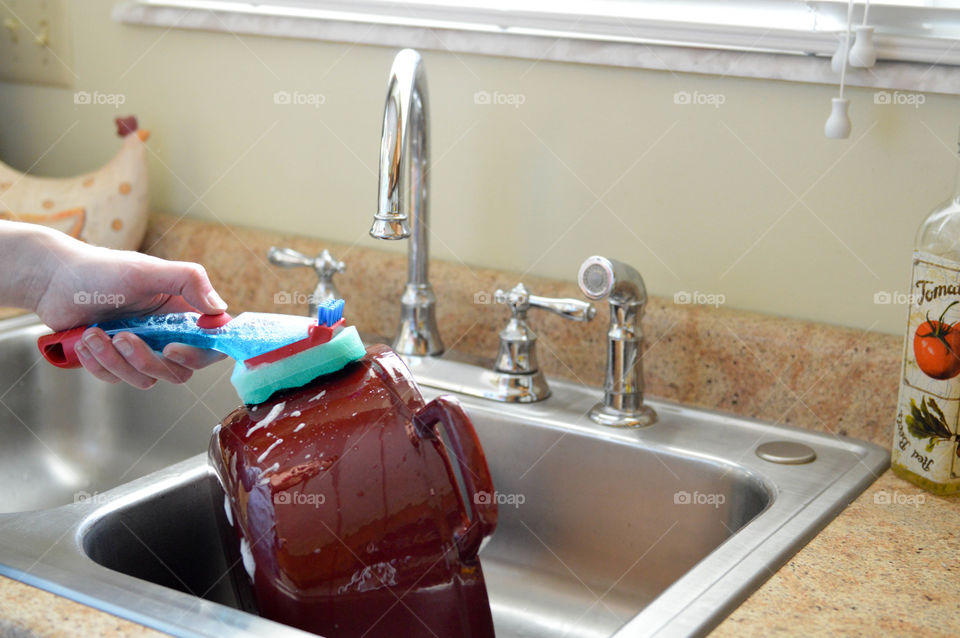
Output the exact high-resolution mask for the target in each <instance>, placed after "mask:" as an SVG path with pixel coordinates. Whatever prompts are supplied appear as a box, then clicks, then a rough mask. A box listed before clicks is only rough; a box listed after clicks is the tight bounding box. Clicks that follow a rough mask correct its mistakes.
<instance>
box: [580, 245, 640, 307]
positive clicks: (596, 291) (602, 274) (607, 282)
mask: <svg viewBox="0 0 960 638" xmlns="http://www.w3.org/2000/svg"><path fill="white" fill-rule="evenodd" d="M577 283H578V284H579V285H580V290H581V291H582V292H583V294H584V295H586V297H587V298H588V299H593V300H597V299H605V298H608V297H609V299H610V301H611V302H613V303H617V304H623V305H633V304H641V305H643V304H646V302H647V287H646V286H645V285H644V283H643V277H641V276H640V273H639V272H637V271H636V269H635V268H634V267H633V266H629V265H627V264H625V263H623V262H621V261H617V260H615V259H607V258H606V257H600V256H598V255H595V256H593V257H589V258H587V260H586V261H584V262H583V264H582V265H581V266H580V272H579V273H578V274H577Z"/></svg>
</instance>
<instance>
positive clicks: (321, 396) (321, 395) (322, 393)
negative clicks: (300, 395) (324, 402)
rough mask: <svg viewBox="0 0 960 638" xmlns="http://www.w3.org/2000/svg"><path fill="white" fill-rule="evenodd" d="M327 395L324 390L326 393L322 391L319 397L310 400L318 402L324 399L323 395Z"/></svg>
mask: <svg viewBox="0 0 960 638" xmlns="http://www.w3.org/2000/svg"><path fill="white" fill-rule="evenodd" d="M326 393H327V391H326V390H324V391H322V392H321V393H320V394H318V395H317V396H315V397H313V398H312V399H310V400H311V401H318V400H320V399H322V398H323V395H325V394H326Z"/></svg>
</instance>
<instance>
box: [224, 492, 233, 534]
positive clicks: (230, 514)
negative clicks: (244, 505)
mask: <svg viewBox="0 0 960 638" xmlns="http://www.w3.org/2000/svg"><path fill="white" fill-rule="evenodd" d="M223 511H224V513H225V514H226V515H227V522H228V523H230V527H233V512H231V511H230V498H229V497H228V496H227V495H226V494H224V495H223Z"/></svg>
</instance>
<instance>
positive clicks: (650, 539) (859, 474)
mask: <svg viewBox="0 0 960 638" xmlns="http://www.w3.org/2000/svg"><path fill="white" fill-rule="evenodd" d="M39 333H40V328H38V327H37V326H35V325H33V324H30V323H29V322H21V323H20V324H17V325H12V326H10V327H8V328H7V330H5V331H4V330H3V325H2V324H0V357H2V358H3V360H4V361H5V362H7V365H6V366H5V368H11V367H17V370H19V372H17V370H14V371H10V372H8V373H5V374H15V373H16V374H15V376H14V377H13V378H16V377H17V376H19V375H20V374H24V372H25V373H26V374H25V375H24V379H23V381H22V384H23V385H18V386H15V388H14V389H13V390H11V391H10V392H8V393H7V394H6V395H4V396H3V397H2V400H3V402H4V403H6V404H9V407H10V408H11V409H13V410H14V411H15V412H16V411H17V408H16V407H14V405H13V402H14V401H17V406H18V407H19V408H20V410H21V411H22V412H23V413H24V414H27V415H29V416H30V419H31V420H30V421H27V419H25V418H23V417H21V418H22V419H23V420H24V421H26V422H27V424H28V425H30V426H31V429H32V430H34V431H35V432H37V433H38V434H39V433H42V435H41V436H38V437H37V438H39V439H41V440H42V441H44V442H46V443H47V445H50V446H51V449H49V450H48V449H47V448H46V446H44V445H42V444H41V443H39V442H30V439H31V438H33V437H30V435H29V431H28V432H27V437H22V436H21V435H19V434H18V435H17V436H18V437H20V438H19V439H18V441H19V442H18V443H17V445H24V446H27V447H26V449H28V450H31V454H33V456H31V457H30V458H31V459H33V460H32V461H31V462H33V463H36V464H40V465H42V464H43V463H44V462H45V461H44V459H45V456H44V455H45V454H56V455H57V457H58V458H60V459H61V461H62V462H63V463H65V464H68V465H69V467H70V468H71V469H73V470H74V471H75V472H74V473H75V475H78V476H80V477H83V478H84V479H87V478H89V481H90V482H89V484H87V487H84V488H83V489H85V490H87V491H88V492H89V493H91V494H93V493H94V492H95V491H97V492H98V493H97V494H96V495H95V496H94V497H91V498H84V499H75V498H73V497H72V496H71V498H69V499H65V496H67V495H68V494H72V492H70V490H76V489H78V488H76V487H74V483H70V482H69V481H65V480H64V478H63V476H61V473H58V472H57V471H56V469H55V468H56V465H55V464H54V465H51V466H50V467H51V469H49V470H45V471H46V472H47V474H44V475H43V477H44V478H43V480H44V481H46V484H45V485H46V487H43V488H36V489H37V490H38V496H37V500H35V501H30V500H29V499H20V500H19V501H12V502H11V504H10V505H9V506H8V509H7V511H8V512H12V513H8V514H3V515H0V573H3V574H5V575H8V576H11V577H13V578H18V579H20V580H23V581H25V582H28V583H31V584H34V585H37V586H39V587H43V588H45V589H49V590H51V591H54V592H56V593H59V594H61V595H65V596H69V597H71V598H75V599H77V600H80V601H81V602H84V603H86V604H90V605H93V606H96V607H99V608H101V609H105V610H107V611H110V612H111V613H115V614H117V615H120V616H124V617H127V618H130V619H132V620H135V621H137V622H141V623H143V624H146V625H149V626H152V627H156V628H158V629H161V630H164V631H168V632H171V633H175V634H179V635H203V636H221V635H228V634H229V635H277V636H285V635H290V636H297V635H307V634H304V633H303V632H300V631H298V630H295V629H292V628H290V627H285V626H283V625H279V624H277V623H273V622H271V621H269V620H266V619H263V618H260V617H258V616H256V615H254V614H252V613H249V610H251V609H252V606H251V603H250V601H249V600H247V599H245V596H246V593H245V589H244V588H243V587H238V586H237V583H239V582H242V579H243V578H246V576H245V574H244V573H243V571H242V569H241V568H238V566H239V560H238V557H237V556H236V554H235V553H234V552H235V549H234V548H233V547H232V544H231V543H225V542H223V539H224V538H227V537H226V536H225V533H226V532H228V531H230V530H228V529H227V527H226V525H227V523H226V521H225V516H224V513H223V496H222V493H221V492H220V488H219V486H218V485H217V482H216V480H215V479H214V477H213V475H212V473H211V470H210V468H209V467H208V465H207V462H206V458H205V455H204V454H198V453H199V452H202V451H204V450H205V448H206V445H207V441H208V439H209V436H210V429H211V426H212V425H213V424H214V423H216V422H217V421H218V418H219V415H222V414H225V413H226V412H227V411H228V409H229V408H231V407H232V406H233V405H234V403H236V397H235V395H234V394H233V390H232V388H231V387H230V386H229V383H228V381H227V380H226V379H225V378H224V376H225V375H227V373H228V372H229V365H226V366H224V365H222V364H221V365H218V366H214V367H213V369H210V370H206V371H204V372H203V373H202V374H200V375H198V376H196V377H195V378H194V379H193V380H191V381H190V382H189V383H188V384H186V386H185V387H183V388H177V387H174V386H169V385H168V386H164V387H162V388H161V387H158V388H155V389H153V390H150V391H149V392H140V391H138V390H135V389H132V388H127V387H125V386H116V387H105V388H104V389H100V385H102V384H100V385H98V384H99V382H96V381H95V380H93V379H89V380H86V379H84V378H83V377H82V375H81V376H80V377H79V378H78V377H77V376H76V375H71V374H69V373H65V372H64V371H60V370H55V369H53V368H50V367H49V366H46V365H44V366H39V365H37V360H38V359H39V355H35V354H31V351H30V348H31V347H33V341H35V338H36V336H37V335H38V334H39ZM33 352H35V350H34V351H33ZM11 353H12V354H11ZM11 362H15V366H11ZM412 370H413V372H414V376H415V377H417V379H418V380H419V381H420V382H421V384H422V385H423V386H424V387H423V389H424V395H425V396H426V398H427V399H430V398H432V397H433V396H436V395H437V394H440V393H441V392H452V393H456V395H457V396H458V398H460V399H461V401H462V402H463V404H464V406H465V407H466V409H467V411H468V413H469V414H470V416H471V418H472V420H473V423H474V426H475V427H476V430H477V433H478V435H479V437H480V439H481V442H482V444H483V446H484V449H485V451H486V454H487V459H488V462H489V464H490V469H491V473H492V476H493V480H494V484H495V485H496V488H497V493H496V494H495V495H493V496H492V498H496V499H498V502H499V503H500V522H499V525H498V528H497V531H496V533H495V534H494V536H493V537H492V538H491V539H490V540H489V542H488V543H487V544H486V545H485V546H484V548H483V550H482V552H481V558H482V560H483V566H484V572H485V574H486V579H487V586H488V590H489V594H490V601H491V606H492V610H493V617H494V623H495V625H496V630H497V635H498V636H499V637H500V638H510V637H520V636H545V637H552V636H571V637H578V638H579V637H593V636H596V637H601V636H604V637H606V636H617V637H619V638H623V637H627V636H648V635H671V636H672V635H701V634H703V633H706V632H707V631H708V630H709V629H710V628H711V627H713V626H714V625H716V624H717V623H718V622H719V621H720V620H722V619H723V617H725V616H726V614H728V613H729V612H730V611H732V609H734V608H735V607H736V606H737V605H738V604H739V603H740V602H741V601H742V600H743V599H744V598H745V597H746V596H748V595H749V593H750V592H752V591H753V590H754V589H756V588H757V587H758V586H759V584H760V583H762V582H763V581H764V580H765V579H766V578H768V577H769V576H770V574H772V573H773V571H775V570H776V569H777V568H778V567H779V566H780V565H782V564H783V563H784V562H785V561H786V560H787V559H788V558H789V557H790V556H791V555H792V554H793V553H795V552H796V551H797V550H798V549H799V548H800V547H802V546H803V545H804V544H805V543H806V542H807V541H808V540H809V539H810V538H812V537H813V535H815V534H816V533H817V532H818V531H819V530H820V529H821V528H822V527H823V526H824V525H826V524H827V523H828V522H829V521H830V520H831V519H832V518H833V517H834V516H836V514H837V513H839V512H840V511H841V510H842V509H843V507H844V506H845V505H846V504H847V503H849V502H850V501H851V500H852V499H853V498H855V497H856V496H857V495H858V494H859V493H860V492H862V491H863V490H864V489H865V488H866V487H867V486H868V485H869V484H870V483H871V482H873V480H874V479H875V477H876V476H878V475H879V474H880V473H881V472H883V471H884V470H885V469H886V467H887V465H888V463H889V454H888V453H887V451H886V450H884V449H882V448H880V447H878V446H875V445H872V444H869V443H863V442H860V441H856V440H851V439H843V438H835V437H832V436H828V435H823V434H818V433H813V432H809V431H805V430H798V429H793V428H787V427H782V426H772V425H768V424H763V423H758V422H755V421H750V420H746V419H740V418H734V417H730V416H726V415H722V414H716V413H711V412H707V411H703V410H693V409H689V408H685V407H682V406H679V405H673V404H669V403H665V402H658V401H652V402H651V404H652V405H653V407H654V408H655V409H656V410H657V412H658V414H659V415H660V421H659V422H658V423H657V424H656V425H654V426H651V427H648V428H644V429H638V430H617V429H611V428H606V427H603V426H598V425H595V424H593V423H592V422H591V421H589V420H588V419H587V418H585V417H584V414H585V413H586V412H587V411H588V409H589V408H590V407H591V406H592V405H593V403H595V402H596V400H597V398H598V396H599V392H598V391H597V390H595V389H590V388H584V387H581V386H576V385H573V384H569V383H564V382H560V381H555V380H552V381H551V386H552V388H553V393H554V394H553V396H552V397H551V398H550V399H548V400H547V401H544V402H542V403H538V404H533V405H507V404H499V403H493V402H490V401H486V400H484V399H479V398H474V397H472V396H468V394H462V393H460V392H462V391H464V390H465V389H466V387H467V386H468V385H469V384H470V383H472V381H473V380H474V379H475V378H476V377H477V376H478V375H482V374H483V371H482V370H481V369H479V368H476V367H474V366H471V365H468V364H465V363H462V362H458V361H451V360H427V361H424V362H420V363H418V364H417V365H413V366H412ZM18 383H21V382H18ZM33 392H46V393H47V394H48V395H49V396H56V397H58V401H59V402H60V403H62V404H63V405H65V406H69V405H70V404H71V402H76V401H79V400H80V396H81V395H86V396H92V395H93V393H97V392H102V393H103V395H102V397H101V399H100V400H102V401H105V402H110V403H109V404H110V405H113V406H114V407H113V408H112V409H111V410H110V411H102V410H101V411H99V412H98V411H97V410H94V409H90V410H87V411H78V410H73V411H67V410H66V409H64V411H63V412H58V411H57V410H54V409H52V408H50V409H48V410H47V411H44V410H43V409H41V408H39V407H35V406H34V404H36V403H41V402H43V401H42V399H41V400H37V399H36V398H34V399H32V400H31V396H37V395H35V394H33ZM15 395H16V398H15ZM22 395H28V396H22ZM39 396H41V397H42V396H44V395H42V394H40V395H39ZM198 397H199V399H198ZM90 402H91V403H93V402H92V400H90ZM160 404H164V405H163V406H162V407H161V406H160ZM31 406H34V407H32V408H31ZM0 408H2V404H0ZM185 410H186V411H187V416H185V417H183V418H182V419H181V418H180V414H181V413H182V412H184V411H185ZM14 426H20V427H21V428H22V429H26V428H25V427H23V425H22V424H20V423H19V422H18V421H17V420H16V419H14V421H13V422H12V423H11V424H9V425H8V423H7V422H4V428H5V429H7V428H11V427H14ZM63 428H66V429H68V430H70V437H72V439H71V440H73V441H74V444H73V446H72V447H71V446H70V445H65V446H63V447H53V440H54V437H53V436H52V433H54V432H56V431H60V429H63ZM168 429H169V432H168ZM85 433H94V434H95V435H96V436H97V437H98V438H94V439H92V440H88V439H87V435H86V434H85ZM158 437H160V441H159V442H158V443H157V444H156V445H154V444H153V443H154V440H156V439H157V438H158ZM771 441H790V442H795V443H802V444H804V445H806V446H808V447H809V448H811V449H812V450H813V451H814V452H815V453H816V459H815V460H814V461H812V462H809V463H805V464H781V463H774V462H770V461H767V460H764V459H761V458H760V457H759V456H758V455H757V454H756V449H757V447H758V446H759V445H761V444H763V443H767V442H771ZM10 447H11V446H10V445H7V446H5V449H6V450H8V452H7V453H8V454H10V451H9V449H10ZM81 447H85V449H84V450H74V449H72V448H81ZM98 450H102V451H98ZM98 454H99V456H98ZM24 456H26V455H24ZM188 457H189V458H188ZM98 459H99V460H98ZM180 459H186V460H182V461H180V462H178V463H175V464H172V465H171V463H172V462H174V461H178V460H180ZM21 462H22V466H21V471H23V470H24V468H27V467H30V463H29V462H28V461H26V460H21ZM134 462H136V463H135V464H134ZM131 464H134V469H131V470H130V471H129V472H128V473H127V474H126V475H125V476H120V474H121V473H122V472H123V471H124V470H126V468H127V467H128V466H130V465H131ZM158 466H159V467H160V468H162V469H157V470H156V471H153V472H152V473H147V474H145V473H146V472H149V471H150V470H151V469H155V468H157V467H158ZM43 467H45V468H46V467H47V466H43ZM118 468H119V469H118ZM134 473H139V474H145V475H143V476H141V477H140V478H137V479H136V480H133V479H134ZM48 474H49V476H48ZM7 478H8V481H13V483H14V485H15V486H16V487H15V489H19V490H21V491H22V493H23V494H29V492H30V490H32V489H34V488H33V487H30V486H29V484H24V485H17V480H18V478H17V475H16V474H13V475H11V476H9V477H7ZM118 483H122V484H121V485H119V486H118V487H115V488H113V489H106V488H107V487H109V486H111V485H117V484H118ZM91 488H92V489H91ZM101 489H106V491H102V492H99V490H101ZM45 491H59V492H58V495H57V496H56V497H54V496H51V497H50V498H49V499H47V500H42V501H41V500H40V498H39V497H40V496H44V494H39V492H45ZM75 501H76V502H75ZM63 502H67V503H69V504H67V505H64V506H60V507H52V508H49V509H40V508H43V507H50V506H53V505H57V504H59V503H63ZM26 509H31V510H37V511H22V510H26ZM331 638H333V637H331Z"/></svg>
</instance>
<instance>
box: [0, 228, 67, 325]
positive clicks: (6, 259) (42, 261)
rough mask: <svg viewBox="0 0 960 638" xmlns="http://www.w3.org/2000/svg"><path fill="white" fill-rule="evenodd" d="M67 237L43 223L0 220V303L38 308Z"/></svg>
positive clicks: (60, 259) (1, 304)
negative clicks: (0, 265) (38, 224)
mask: <svg viewBox="0 0 960 638" xmlns="http://www.w3.org/2000/svg"><path fill="white" fill-rule="evenodd" d="M66 239H67V238H66V237H63V236H61V235H60V233H58V232H57V231H54V230H51V229H49V228H44V227H43V226H37V225H35V224H25V223H22V222H11V221H3V220H0V263H2V267H0V273H2V275H0V306H14V307H17V308H25V309H27V310H34V311H35V310H36V309H37V303H38V302H39V300H40V298H41V297H42V296H43V293H44V291H45V290H46V289H47V286H48V285H49V283H50V280H51V278H52V277H53V273H54V271H55V270H56V268H57V267H58V266H59V265H60V263H61V261H62V254H63V250H62V248H63V244H64V240H66Z"/></svg>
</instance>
